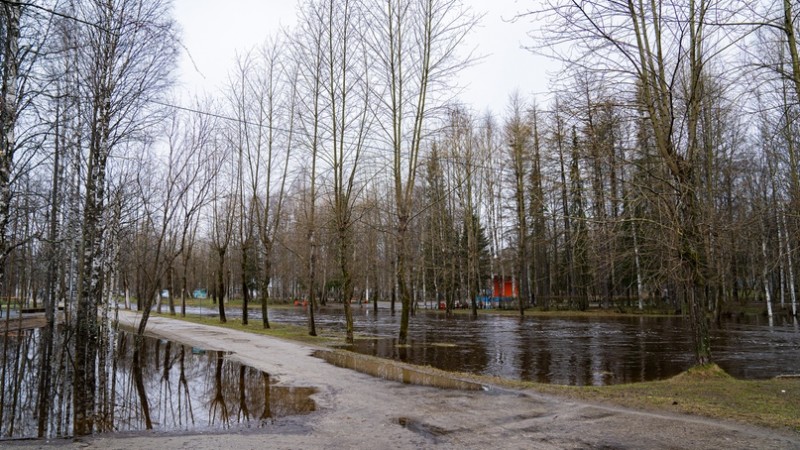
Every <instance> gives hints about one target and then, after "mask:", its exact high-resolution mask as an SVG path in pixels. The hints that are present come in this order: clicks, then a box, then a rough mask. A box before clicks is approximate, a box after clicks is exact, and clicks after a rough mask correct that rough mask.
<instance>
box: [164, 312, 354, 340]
mask: <svg viewBox="0 0 800 450" xmlns="http://www.w3.org/2000/svg"><path fill="white" fill-rule="evenodd" d="M154 315H156V316H161V317H167V318H170V319H180V320H185V321H187V322H192V323H199V324H202V325H211V326H215V327H222V328H229V329H232V330H239V331H247V332H248V333H255V334H263V335H265V336H272V337H277V338H281V339H289V340H293V341H298V342H303V343H306V344H314V345H319V346H333V345H339V344H343V343H344V337H343V336H340V335H338V334H331V333H326V332H323V330H320V328H319V327H317V336H309V335H308V328H306V327H301V326H297V325H287V324H282V323H276V322H270V327H269V328H264V326H263V324H262V323H261V321H260V320H250V321H249V322H250V323H248V324H247V325H244V324H242V319H240V318H232V319H228V321H227V322H226V323H220V321H219V318H217V317H208V316H199V315H192V314H187V315H186V317H180V316H171V315H168V314H154Z"/></svg>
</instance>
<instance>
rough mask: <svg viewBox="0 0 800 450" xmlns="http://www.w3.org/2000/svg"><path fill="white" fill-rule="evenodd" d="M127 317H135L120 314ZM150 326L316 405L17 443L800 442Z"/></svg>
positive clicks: (206, 330)
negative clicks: (380, 372)
mask: <svg viewBox="0 0 800 450" xmlns="http://www.w3.org/2000/svg"><path fill="white" fill-rule="evenodd" d="M120 321H121V323H122V324H123V325H127V326H134V325H135V324H136V322H137V321H138V315H137V314H136V313H133V312H123V311H121V312H120ZM148 333H149V334H151V335H154V336H158V337H163V338H166V339H169V340H173V341H177V342H181V343H184V344H188V345H192V346H196V347H200V348H205V349H208V350H224V351H226V352H230V357H231V358H234V359H236V360H238V361H240V362H242V363H244V364H246V365H249V366H252V367H254V368H257V369H260V370H263V371H266V372H268V373H269V374H271V375H272V376H275V377H277V378H278V379H279V380H280V381H281V382H285V383H290V384H291V385H293V386H308V387H314V388H316V389H317V390H318V391H317V393H316V394H314V396H313V399H314V400H315V401H316V403H317V411H316V412H314V413H311V414H309V415H304V416H297V417H287V418H283V419H279V420H277V421H276V422H275V423H274V424H272V425H270V426H267V427H265V428H259V429H245V430H236V431H231V432H228V433H226V432H214V433H202V434H169V433H135V434H125V435H98V436H93V437H89V438H85V439H81V440H80V441H63V440H61V441H53V442H50V443H48V442H45V441H18V442H15V443H13V444H12V443H9V442H5V443H4V445H7V444H10V445H15V446H23V447H29V448H47V447H49V446H52V445H58V446H65V445H66V446H69V447H73V448H86V447H88V448H120V449H121V448H160V449H165V448H198V449H217V448H242V449H243V448H330V449H338V448H369V449H381V448H430V447H441V448H476V449H477V448H481V449H484V448H520V449H521V448H525V449H531V448H533V449H577V448H581V449H593V448H597V449H601V448H603V449H628V448H630V449H662V448H667V449H673V448H674V449H679V448H680V449H707V448H726V449H740V448H741V449H752V448H759V449H771V448H776V449H787V448H789V449H791V448H798V449H800V434H797V433H791V432H780V431H776V430H770V429H762V428H756V427H750V426H746V425H740V424H735V423H729V422H722V421H716V420H710V419H703V418H698V417H695V416H688V415H678V414H666V413H652V412H643V411H636V410H631V409H626V408H620V407H614V406H606V405H599V404H590V403H583V402H577V401H573V400H565V399H562V398H557V397H552V396H548V395H542V394H539V393H536V392H531V391H515V390H508V389H499V388H495V387H491V386H489V387H488V389H487V390H480V391H474V390H460V389H441V388H436V387H429V386H418V385H412V384H404V383H401V382H397V381H387V380H384V379H381V378H377V377H373V376H370V375H366V374H363V373H359V372H356V371H353V370H350V369H345V368H340V367H337V366H335V365H333V364H329V363H327V362H325V361H324V360H322V359H320V358H317V357H314V356H313V355H312V353H313V352H314V351H316V350H318V349H316V348H314V347H313V346H309V345H305V344H300V343H296V342H290V341H285V340H281V339H276V338H271V337H267V336H261V335H253V334H249V333H245V332H241V331H235V330H227V329H222V328H217V327H210V326H204V325H198V324H193V323H189V322H183V321H179V320H172V319H168V318H163V317H151V318H150V321H149V323H148Z"/></svg>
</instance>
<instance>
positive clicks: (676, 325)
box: [231, 308, 800, 385]
mask: <svg viewBox="0 0 800 450" xmlns="http://www.w3.org/2000/svg"><path fill="white" fill-rule="evenodd" d="M371 311H372V309H371V308H363V309H359V308H355V309H354V320H355V330H356V332H357V333H358V334H360V335H362V336H364V335H365V336H368V337H367V338H360V339H356V342H355V345H354V346H352V347H350V348H351V349H352V350H353V351H355V352H358V353H363V354H367V355H372V356H379V357H383V358H391V359H395V360H399V361H404V362H410V363H414V364H420V365H430V366H433V367H436V368H439V369H444V370H450V371H462V372H471V373H478V374H485V375H495V376H502V377H507V378H513V379H521V380H528V381H538V382H543V383H557V384H571V385H605V384H617V383H628V382H637V381H647V380H656V379H664V378H668V377H671V376H674V375H677V374H678V373H680V372H682V371H684V370H686V369H688V368H689V367H690V366H691V365H692V364H693V362H694V358H693V356H692V347H691V337H690V335H689V333H688V330H687V329H686V327H685V325H684V322H683V320H682V319H681V318H680V317H645V316H641V317H614V318H610V317H609V318H586V317H570V318H558V317H525V318H522V319H520V318H518V317H509V316H497V315H490V314H484V315H481V316H479V317H478V319H477V320H472V319H470V318H469V317H467V316H460V315H459V316H456V317H449V318H448V317H445V316H444V314H440V313H436V312H426V311H421V312H420V313H419V314H417V315H416V316H415V317H414V318H413V319H412V321H411V326H410V329H409V341H408V345H398V342H397V339H396V336H397V332H398V329H399V315H396V316H392V315H391V314H390V312H389V311H388V310H385V309H382V310H379V313H378V314H377V315H375V314H373V313H371ZM231 312H232V313H233V314H235V313H236V311H233V310H232V311H231ZM315 318H316V319H317V324H318V325H319V326H321V327H329V328H334V329H338V330H342V329H343V327H344V319H343V318H342V312H341V311H340V310H337V309H336V308H322V309H321V310H320V311H319V312H318V313H317V314H316V317H315ZM270 320H274V321H276V322H281V323H293V324H296V325H299V326H305V325H306V320H307V319H306V312H305V311H304V309H303V308H294V309H279V308H274V309H272V310H271V311H270ZM798 351H800V332H799V331H798V326H797V323H796V321H792V320H791V319H788V318H785V317H776V318H775V323H774V324H773V326H770V325H769V322H768V320H767V318H766V317H760V316H735V317H732V318H728V319H726V320H724V321H723V322H722V324H721V326H720V327H719V328H717V329H715V330H713V332H712V352H713V356H714V360H715V361H716V362H717V363H718V364H719V365H720V366H721V367H722V368H723V369H725V370H726V371H727V372H728V373H730V374H731V375H733V376H735V377H737V378H745V379H763V378H771V377H774V376H777V375H781V374H789V373H800V358H797V354H798Z"/></svg>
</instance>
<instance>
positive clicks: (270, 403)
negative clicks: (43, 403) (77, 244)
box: [0, 330, 316, 442]
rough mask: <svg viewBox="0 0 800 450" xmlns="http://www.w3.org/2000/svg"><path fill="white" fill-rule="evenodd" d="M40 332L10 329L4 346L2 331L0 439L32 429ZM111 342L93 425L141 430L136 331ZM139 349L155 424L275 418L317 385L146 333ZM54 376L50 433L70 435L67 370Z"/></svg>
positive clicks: (291, 410) (201, 425)
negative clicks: (111, 359) (111, 358)
mask: <svg viewBox="0 0 800 450" xmlns="http://www.w3.org/2000/svg"><path fill="white" fill-rule="evenodd" d="M38 334H39V333H38V330H28V331H26V332H23V333H22V334H16V335H12V336H10V337H9V338H8V342H7V344H8V345H7V346H5V345H2V337H0V346H2V347H3V348H6V349H8V350H7V358H6V359H7V362H6V365H5V367H4V368H3V374H4V375H6V378H5V379H4V380H3V381H4V383H3V386H2V389H3V392H2V396H3V399H4V401H3V404H2V413H3V414H0V418H2V419H0V436H2V438H15V439H16V438H27V437H35V436H36V433H37V431H36V430H37V425H36V418H35V417H34V409H35V407H34V405H35V404H36V403H35V402H36V399H37V397H38V396H37V394H36V393H37V383H36V377H35V374H36V373H37V369H38V358H37V357H36V354H37V352H38ZM114 342H115V344H116V349H117V356H118V357H117V358H116V362H115V363H114V364H113V365H112V364H111V363H109V365H108V366H107V367H106V369H105V370H104V371H103V372H105V373H106V374H107V376H108V377H109V379H110V381H109V383H106V388H105V389H102V388H101V389H99V391H100V392H99V393H98V401H99V405H98V408H97V410H98V416H97V420H96V426H97V427H98V429H99V430H101V431H109V432H110V431H113V432H121V431H122V432H126V431H127V432H129V431H139V430H144V429H146V419H145V417H144V414H143V413H142V402H141V398H140V396H139V394H138V391H137V388H136V386H135V376H134V368H133V364H132V361H133V336H132V335H130V334H129V333H126V332H118V334H117V336H116V338H115V340H114ZM142 352H143V367H142V376H143V381H144V388H145V396H146V398H147V404H148V405H149V415H150V420H151V422H152V426H153V429H154V430H156V431H190V430H193V431H197V430H212V431H213V430H215V429H236V428H254V427H263V426H267V425H269V424H270V423H272V421H273V420H274V419H276V418H280V417H285V416H291V415H298V414H307V413H310V412H312V411H314V410H315V408H316V404H315V402H314V400H313V399H311V398H310V397H311V395H312V394H314V393H315V392H316V389H315V388H313V387H293V386H286V385H283V384H281V383H279V380H277V379H276V378H275V377H272V376H270V375H269V374H268V373H265V372H262V371H260V370H256V369H253V368H251V367H247V366H244V365H241V364H239V363H238V362H236V361H232V360H230V359H228V358H227V357H226V355H225V354H224V353H223V352H218V351H206V350H204V349H200V348H193V347H189V346H185V345H181V344H176V343H173V342H170V341H166V340H161V339H154V338H145V341H144V346H143V350H142ZM20 369H22V370H20ZM55 378H56V379H59V380H61V382H56V386H57V387H56V389H57V393H56V395H55V396H54V406H53V409H54V410H55V412H54V413H53V414H52V416H53V417H52V418H51V419H50V421H49V425H50V426H49V430H50V432H49V433H48V435H49V436H51V437H53V436H62V435H70V434H71V430H72V423H71V420H72V418H71V413H70V406H71V405H70V402H71V393H70V392H69V390H70V389H71V383H70V381H69V380H70V374H69V371H68V370H67V371H64V370H63V369H62V370H58V371H57V373H56V374H55ZM59 410H60V411H59ZM0 442H1V441H0Z"/></svg>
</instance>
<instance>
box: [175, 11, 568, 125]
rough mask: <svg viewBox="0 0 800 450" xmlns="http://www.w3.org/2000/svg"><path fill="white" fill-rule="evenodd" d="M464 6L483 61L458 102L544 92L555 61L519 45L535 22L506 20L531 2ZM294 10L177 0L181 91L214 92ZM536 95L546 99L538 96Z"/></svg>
mask: <svg viewBox="0 0 800 450" xmlns="http://www.w3.org/2000/svg"><path fill="white" fill-rule="evenodd" d="M466 4H468V5H470V6H471V7H472V8H473V10H474V11H475V12H477V13H485V16H484V18H483V20H482V22H481V25H480V27H478V28H477V29H476V30H475V31H473V33H472V34H471V36H470V40H469V42H468V43H467V45H468V46H469V48H475V51H476V54H478V55H484V59H483V60H482V61H481V62H480V63H479V64H476V65H475V66H474V67H470V68H468V69H465V70H464V71H463V73H462V75H461V79H460V80H459V84H460V85H462V86H463V87H464V89H465V90H464V91H463V93H462V95H461V97H460V98H461V100H462V101H463V102H464V103H466V104H467V105H469V106H470V107H472V108H473V109H474V110H475V111H477V112H479V113H480V112H483V111H485V110H486V109H487V108H489V109H491V110H492V111H494V112H496V113H502V112H504V110H505V108H506V104H507V101H508V96H509V94H510V93H511V92H512V91H513V90H515V89H518V90H519V91H520V93H522V94H524V95H528V94H531V93H535V92H544V91H546V89H547V78H548V74H547V73H546V70H545V68H546V67H553V65H552V64H549V63H548V62H547V61H546V60H544V59H543V58H541V57H539V56H536V55H533V54H532V53H531V52H529V51H527V50H525V49H523V48H521V46H522V45H525V44H529V43H530V41H529V40H528V37H527V36H526V32H527V31H528V30H529V29H530V27H532V26H533V25H532V24H531V23H529V22H518V23H510V22H509V21H510V19H512V18H513V17H514V15H515V14H516V13H517V12H518V11H521V10H523V9H525V8H526V7H530V6H531V5H533V4H534V2H533V1H532V0H519V1H517V0H472V1H470V0H466ZM295 9H296V2H294V1H291V0H288V1H287V0H229V1H227V2H220V1H219V0H176V1H175V17H176V19H177V21H178V23H179V24H180V27H181V29H182V32H183V42H184V45H185V46H186V49H185V50H184V51H183V52H182V57H181V60H180V69H179V70H180V76H179V81H180V83H181V85H182V87H183V89H184V92H188V93H193V92H198V93H200V92H203V91H204V90H206V91H211V92H215V91H216V90H218V89H219V88H220V86H222V85H223V84H224V83H225V81H226V79H227V73H228V71H229V69H230V68H231V67H233V61H234V56H235V54H236V52H237V51H239V52H245V51H247V50H248V49H250V48H252V47H254V46H256V45H259V44H261V43H262V42H263V41H264V39H265V38H266V36H268V35H270V34H272V33H275V32H277V31H278V30H280V28H281V27H292V26H293V25H294V23H295ZM187 51H188V52H187ZM189 54H191V57H192V59H193V60H194V64H192V62H191V60H190V59H189V57H188V55H189ZM195 66H196V69H195ZM539 99H540V101H543V100H544V98H543V97H542V96H539Z"/></svg>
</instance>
